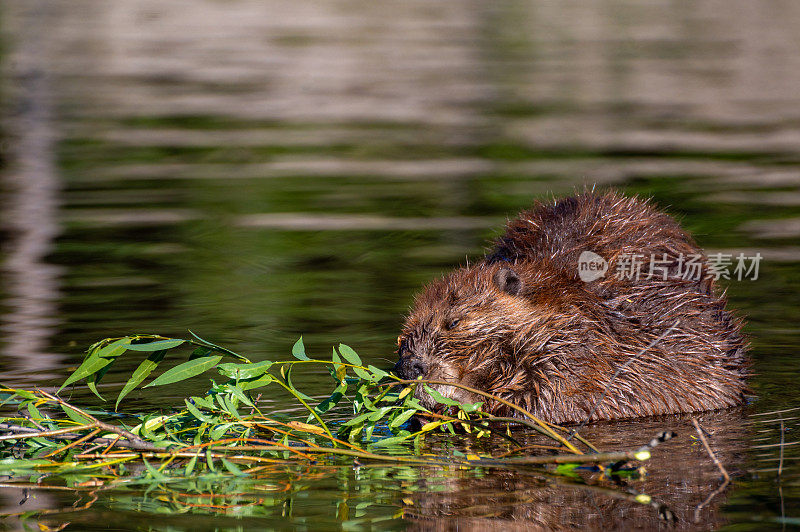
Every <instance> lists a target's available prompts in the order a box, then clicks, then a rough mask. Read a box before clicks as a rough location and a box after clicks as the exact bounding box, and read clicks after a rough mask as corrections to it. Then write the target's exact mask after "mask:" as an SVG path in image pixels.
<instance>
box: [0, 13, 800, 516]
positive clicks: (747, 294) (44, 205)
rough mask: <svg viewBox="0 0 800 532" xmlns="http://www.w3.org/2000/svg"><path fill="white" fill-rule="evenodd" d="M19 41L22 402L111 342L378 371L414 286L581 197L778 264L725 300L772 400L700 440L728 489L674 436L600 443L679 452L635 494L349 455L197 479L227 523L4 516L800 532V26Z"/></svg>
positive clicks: (488, 22)
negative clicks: (151, 340) (535, 215)
mask: <svg viewBox="0 0 800 532" xmlns="http://www.w3.org/2000/svg"><path fill="white" fill-rule="evenodd" d="M0 20H2V25H3V30H4V33H3V37H4V46H3V50H2V56H1V57H2V61H3V63H2V64H3V74H4V75H3V79H4V86H3V93H4V95H6V96H7V98H4V100H5V101H6V105H5V107H4V122H3V130H2V137H0V148H2V151H1V152H0V154H1V156H2V159H1V160H0V163H1V164H2V173H3V181H2V184H3V196H2V204H1V205H0V209H1V210H0V212H2V213H3V215H2V219H1V220H0V223H2V233H0V238H2V251H1V253H2V256H0V258H2V261H3V267H2V268H3V269H2V277H0V326H1V327H2V336H1V337H0V378H1V379H2V381H3V382H5V383H15V384H20V385H26V386H33V385H36V386H42V387H50V386H56V385H58V384H60V383H61V382H62V381H63V380H64V378H65V376H66V375H67V374H68V373H69V371H70V368H74V367H75V366H76V364H77V363H78V362H79V361H80V360H81V357H82V354H83V351H84V349H85V348H86V346H88V345H89V344H91V343H93V342H94V341H96V340H98V339H100V338H103V337H108V336H120V335H125V334H129V333H135V332H142V333H159V334H163V335H170V336H185V335H186V331H187V329H192V330H193V331H195V332H197V333H198V334H200V335H201V336H203V337H205V338H209V339H211V340H213V341H215V342H217V343H220V344H222V345H225V346H227V347H230V348H232V349H234V350H236V351H238V352H242V353H246V354H248V355H249V356H250V357H251V358H253V359H254V360H261V359H270V360H275V359H278V358H286V357H288V356H289V353H290V349H291V346H292V344H293V343H294V342H295V341H296V340H297V338H298V337H299V336H300V335H303V338H304V341H305V344H306V346H307V349H308V351H309V352H311V353H318V354H319V355H320V356H324V354H326V353H328V352H330V349H331V346H332V345H335V344H337V343H339V342H344V343H346V344H348V345H350V346H352V347H354V348H355V349H356V350H357V351H358V352H359V353H360V354H361V356H362V358H364V359H365V361H367V362H369V363H372V364H375V365H377V366H381V367H388V366H389V365H390V364H391V363H393V361H394V358H395V354H394V349H395V338H396V336H397V333H398V330H399V327H400V325H401V323H402V320H403V314H404V312H405V311H406V310H407V308H408V306H409V305H410V303H411V301H412V297H413V294H414V292H415V290H417V289H418V288H419V287H420V286H421V285H422V284H423V283H424V282H426V281H427V280H430V279H432V278H434V277H436V276H437V275H439V274H441V273H442V272H446V271H448V270H449V269H451V268H452V267H454V266H455V265H458V264H462V263H464V261H465V259H466V258H476V257H481V256H482V254H483V252H484V251H485V250H486V248H487V241H488V239H490V238H491V237H492V236H494V235H496V234H497V233H498V232H499V231H500V230H501V227H502V224H503V222H504V221H505V219H506V218H507V217H509V216H513V215H514V214H515V213H516V212H518V211H519V210H520V209H522V208H525V207H527V206H529V205H530V204H531V203H532V202H533V200H534V199H537V198H539V199H541V198H546V197H550V195H552V194H555V195H562V194H569V193H570V192H572V191H574V190H576V189H577V190H580V189H582V188H583V187H584V186H594V185H597V186H601V187H605V186H613V187H617V188H619V189H620V190H622V191H623V192H624V193H626V194H640V195H644V196H652V198H653V201H654V202H655V203H656V204H657V205H659V206H660V207H662V208H664V209H666V210H667V211H668V212H670V213H671V214H673V215H675V216H677V217H678V218H679V219H680V220H681V222H682V223H683V224H684V226H685V227H686V228H688V229H689V230H690V231H692V232H693V233H694V235H695V236H696V239H697V240H698V242H699V243H700V244H701V245H702V246H704V247H705V248H706V249H707V250H709V251H712V252H722V253H732V254H738V253H740V252H744V253H745V254H747V255H754V254H755V253H761V255H762V256H763V257H764V258H763V261H762V263H761V267H760V271H759V275H758V278H757V279H756V280H749V279H748V280H742V281H737V280H730V281H724V282H723V285H724V286H725V287H726V288H727V291H728V295H729V299H730V307H731V308H733V309H736V311H737V312H738V313H739V314H740V315H742V316H745V317H746V320H747V327H746V332H747V334H748V335H749V337H750V342H751V352H752V356H753V359H754V376H753V379H752V388H753V391H754V393H755V399H754V401H753V403H752V404H750V405H748V407H747V408H745V409H743V410H741V411H734V412H724V413H713V414H706V415H703V416H701V417H700V418H701V419H700V421H701V423H702V424H703V425H704V427H705V428H706V429H707V430H708V432H709V433H710V434H711V436H712V438H711V442H712V445H713V446H714V448H715V449H716V450H717V452H718V453H719V455H720V459H721V460H722V461H723V463H724V464H726V466H727V467H728V468H729V470H731V472H733V473H735V475H736V476H735V479H734V482H733V484H732V485H731V486H730V487H728V488H727V489H726V490H723V491H722V492H720V493H719V494H717V495H716V496H714V497H711V498H710V499H709V497H710V496H711V495H712V494H713V493H714V492H715V490H716V488H717V487H718V486H719V485H720V483H721V480H720V475H719V472H718V470H717V469H716V467H715V466H714V465H713V463H711V461H710V460H709V459H708V457H707V455H706V454H705V452H704V451H703V449H702V447H700V445H699V444H698V443H697V440H696V438H695V432H694V428H693V426H692V424H691V420H690V419H689V418H685V417H684V418H681V417H675V418H664V419H658V420H644V421H637V422H630V423H608V424H598V425H594V426H590V427H587V429H586V431H585V432H586V436H587V437H589V438H590V439H591V440H593V441H595V443H597V444H599V445H600V446H601V447H603V448H607V449H615V448H629V447H632V446H638V445H640V444H644V443H646V442H647V441H649V439H650V438H651V437H652V436H653V435H654V434H655V433H657V432H659V431H661V430H667V429H670V430H675V431H676V432H677V433H678V435H679V436H678V437H677V438H675V439H673V440H671V441H670V442H667V443H665V444H664V445H663V447H659V448H658V451H657V452H654V458H653V460H651V461H650V462H649V463H648V464H647V469H648V475H647V476H646V478H645V479H644V480H642V481H636V482H632V483H631V484H630V485H622V486H618V485H613V484H610V483H608V484H603V483H599V484H598V483H596V482H595V483H587V482H582V481H579V480H575V481H572V482H570V481H568V480H566V479H565V478H561V477H556V476H547V475H546V474H543V473H541V472H540V471H539V470H522V469H520V470H505V469H504V470H492V469H475V470H459V469H458V468H421V467H405V466H404V467H387V466H385V465H377V466H376V465H363V466H361V467H354V465H353V464H352V463H345V464H341V463H337V464H328V465H318V466H314V467H309V468H298V469H296V470H287V469H283V468H276V469H275V470H273V471H267V472H265V473H264V474H263V475H262V477H261V478H259V479H258V481H257V482H250V483H248V482H244V481H242V482H241V483H240V484H235V483H233V484H231V485H223V486H219V485H217V486H210V487H208V490H209V492H215V493H220V492H225V493H238V494H239V499H237V501H238V503H237V504H232V505H231V506H233V507H232V508H227V509H226V508H223V507H222V506H224V505H221V504H220V505H218V507H214V506H213V505H209V504H199V503H198V504H192V505H190V504H188V503H187V501H189V500H190V499H191V497H189V496H188V495H186V496H185V497H184V498H183V499H182V498H181V496H180V489H181V488H180V487H179V486H178V487H175V489H174V490H173V491H172V492H170V493H160V494H159V493H150V494H145V493H143V492H138V491H135V490H130V491H122V490H120V491H118V492H117V491H109V492H103V494H102V495H101V496H100V498H99V499H98V500H97V501H96V502H95V503H94V504H92V505H91V506H89V507H87V508H86V509H83V510H80V511H68V510H69V509H70V508H71V505H72V504H73V502H75V500H74V496H72V495H71V494H61V493H58V492H54V493H41V494H38V495H37V496H36V497H34V498H31V499H29V500H28V501H27V502H26V503H25V505H23V506H20V505H19V504H18V502H19V500H20V499H21V498H22V497H21V495H20V491H19V490H15V489H10V488H4V489H2V490H0V502H1V503H2V506H3V512H4V513H6V512H18V511H20V510H25V509H29V510H33V509H37V508H48V509H54V510H58V509H63V511H60V510H59V511H58V512H54V513H52V514H49V515H48V516H47V520H46V522H47V523H49V524H50V525H52V526H55V524H58V523H65V522H67V521H69V522H71V523H72V524H71V525H70V526H69V528H68V529H75V530H89V529H105V528H107V527H112V528H116V529H141V530H148V529H159V530H167V529H168V530H228V529H231V530H243V529H254V530H257V529H264V528H278V529H280V528H287V529H298V530H305V529H308V530H323V529H339V528H342V527H343V528H365V529H369V528H380V529H390V528H398V529H400V528H407V527H411V528H418V529H436V530H449V529H455V528H458V529H480V530H485V529H492V528H497V529H504V530H506V529H515V528H519V529H531V528H534V529H535V528H537V527H538V528H545V529H558V528H571V527H583V528H590V529H612V528H614V529H632V528H639V529H657V528H675V529H687V530H688V529H700V530H706V529H710V528H728V529H735V530H749V529H753V530H761V529H764V528H767V527H774V528H787V527H792V526H798V525H800V467H798V459H800V453H798V449H800V446H797V445H796V444H797V443H798V437H797V429H798V424H797V421H796V419H797V415H798V412H797V411H791V410H789V409H791V408H793V407H796V406H800V387H798V386H797V382H798V378H800V357H797V350H798V348H799V347H800V326H799V325H798V324H800V304H798V290H799V289H800V39H798V33H797V28H798V27H800V5H798V4H796V3H793V2H767V1H753V2H741V3H734V4H731V3H729V2H723V1H719V0H698V1H695V2H692V3H686V2H674V1H667V0H663V1H648V2H633V1H616V0H602V1H599V2H589V3H586V2H577V1H575V2H573V1H569V2H558V3H544V2H542V3H530V2H519V1H513V0H508V1H506V0H503V1H497V2H469V1H463V0H457V1H453V2H446V3H444V2H440V3H431V2H424V1H417V0H411V1H407V2H402V3H397V4H393V5H386V4H384V3H379V4H376V3H372V2H364V1H359V0H350V1H344V0H343V1H339V0H334V1H330V2H317V3H296V2H289V1H281V0H270V1H267V2H259V1H255V0H231V1H227V2H219V1H211V0H205V1H204V0H174V1H171V2H168V3H164V2H156V1H154V0H138V1H135V2H134V1H132V0H116V1H114V2H105V1H101V0H73V1H72V2H70V3H69V4H65V3H54V2H48V1H46V0H40V1H34V0H8V1H6V2H3V4H2V6H0ZM135 363H136V362H135V361H131V362H128V363H127V364H125V363H120V364H117V365H116V366H114V368H113V369H112V371H110V372H109V373H108V375H107V376H106V377H105V379H104V382H103V386H101V392H103V391H106V392H108V393H109V395H112V396H113V395H114V393H115V391H116V390H118V389H119V388H120V387H121V385H122V384H123V383H124V382H125V380H126V379H127V376H128V375H129V374H130V372H131V371H132V369H133V368H134V367H135V366H133V365H132V364H135ZM298 378H299V376H298ZM206 382H207V380H206V378H205V377H203V378H199V379H197V380H194V381H191V382H189V383H187V384H185V385H181V386H175V387H171V388H169V389H155V390H154V392H152V393H138V392H137V393H134V394H131V396H130V400H129V401H128V406H127V407H128V408H130V409H134V410H144V409H153V408H163V407H164V406H165V405H169V404H173V402H174V403H175V404H177V401H178V400H179V399H180V398H182V397H184V396H185V395H187V394H189V393H192V392H195V393H196V392H197V391H198V390H199V389H203V388H204V386H205V383H206ZM298 386H299V387H301V388H302V389H304V390H306V391H308V392H309V393H311V394H312V395H315V394H316V395H322V394H325V393H327V392H328V391H329V390H330V378H329V377H328V374H327V372H324V371H322V370H320V371H319V372H317V373H314V372H313V371H312V372H310V373H307V374H305V376H304V377H303V378H302V379H299V382H298ZM75 397H77V398H79V399H84V400H86V401H92V399H91V398H90V397H89V396H86V395H82V392H81V391H80V390H76V391H75V393H74V395H73V398H75ZM264 400H265V402H267V403H270V402H271V403H272V404H274V407H275V408H284V409H285V408H287V401H288V400H287V398H286V397H283V396H280V395H277V394H276V395H274V396H269V397H265V398H264ZM775 411H785V412H779V413H775V414H769V415H764V414H766V413H770V412H775ZM782 427H783V429H784V432H783V436H782V435H781V428H782ZM782 438H783V439H782ZM781 441H783V443H784V445H783V446H781V445H780V443H781ZM428 445H429V447H430V450H431V452H441V453H443V454H445V453H446V452H448V449H450V448H451V446H452V447H455V448H459V449H462V450H463V449H464V448H471V447H472V446H476V447H477V448H480V447H481V446H483V445H487V444H486V443H483V442H475V441H472V440H470V439H468V438H465V437H459V439H458V440H457V441H448V440H447V439H443V440H441V441H431V442H429V443H428ZM779 469H780V475H779V473H778V470H779ZM231 482H233V481H231ZM187 489H188V488H187ZM215 490H216V491H215ZM630 490H635V493H646V494H647V495H649V496H651V497H652V500H653V501H654V502H653V503H652V504H642V503H641V500H640V501H639V502H637V501H636V500H635V496H634V495H632V493H634V492H631V491H630ZM184 495H185V494H184ZM200 499H202V497H201V498H200ZM200 499H197V500H200ZM706 499H709V500H706ZM191 500H192V501H194V502H195V503H197V500H195V499H191ZM704 501H705V503H704ZM83 502H86V501H83ZM665 507H666V508H669V510H670V512H671V513H672V514H673V515H674V516H675V518H676V519H677V521H676V522H674V523H670V522H669V520H668V519H666V520H665V512H664V508H665ZM0 526H4V527H8V528H9V529H15V528H17V527H19V526H21V525H20V524H19V523H18V522H15V521H13V520H6V521H2V522H0Z"/></svg>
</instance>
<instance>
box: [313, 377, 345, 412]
mask: <svg viewBox="0 0 800 532" xmlns="http://www.w3.org/2000/svg"><path fill="white" fill-rule="evenodd" d="M346 391H347V383H346V382H343V383H341V384H340V385H339V386H337V387H336V389H335V390H333V393H332V394H331V396H330V397H328V398H327V399H325V400H324V401H322V402H321V403H320V404H318V405H317V406H316V408H315V409H314V410H316V412H317V414H324V413H325V412H327V411H328V410H330V409H331V408H333V407H334V406H336V405H337V404H338V403H339V401H340V400H341V398H342V397H343V396H344V392H346Z"/></svg>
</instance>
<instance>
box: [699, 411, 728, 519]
mask: <svg viewBox="0 0 800 532" xmlns="http://www.w3.org/2000/svg"><path fill="white" fill-rule="evenodd" d="M692 423H693V424H694V428H695V430H696V431H697V435H698V436H699V437H700V441H701V442H703V447H705V449H706V452H707V453H708V456H710V457H711V460H712V461H713V462H714V465H716V466H717V468H718V469H719V470H720V472H721V473H722V477H723V478H724V479H725V480H724V481H723V482H722V484H720V486H719V487H718V488H717V489H715V490H714V491H712V492H711V493H710V494H709V495H708V497H706V499H705V500H704V501H703V502H701V503H700V504H698V505H697V506H696V507H695V509H694V522H695V523H699V522H700V510H702V509H703V508H705V506H706V505H707V504H708V503H710V502H711V501H712V500H713V499H714V497H716V496H717V495H719V494H720V493H722V492H723V491H724V490H725V488H727V487H728V484H730V482H731V477H730V475H728V471H726V470H725V467H724V466H723V465H722V464H721V463H720V461H719V460H718V459H717V455H715V454H714V451H712V450H711V446H710V445H709V444H708V440H707V439H706V436H705V434H704V433H703V432H704V431H703V428H702V427H701V426H700V423H698V422H697V419H696V418H692Z"/></svg>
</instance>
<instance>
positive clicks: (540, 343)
mask: <svg viewBox="0 0 800 532" xmlns="http://www.w3.org/2000/svg"><path fill="white" fill-rule="evenodd" d="M587 253H588V255H587ZM586 257H589V259H591V260H590V261H589V262H593V263H594V264H595V271H593V272H591V273H592V275H588V276H587V275H585V273H586V272H585V271H584V272H581V270H580V268H581V267H585V266H586V263H587V262H586V261H584V259H585V258H586ZM637 257H638V259H637ZM637 260H638V264H640V266H641V267H640V268H639V269H634V268H630V267H629V266H630V265H631V264H634V263H636V261H637ZM603 261H605V262H606V265H607V268H605V270H604V264H603ZM689 264H692V265H693V268H691V269H690V268H689V267H688V265H689ZM690 272H691V275H689V273H690ZM582 274H583V275H582ZM714 277H715V275H714V274H713V269H712V267H711V266H710V265H709V262H708V259H707V257H706V256H705V254H704V253H703V251H702V250H701V249H700V248H699V247H698V246H697V244H696V243H695V241H694V240H693V238H692V237H691V236H690V235H689V234H688V233H687V232H686V231H684V230H683V229H682V228H681V227H680V226H679V225H678V223H677V222H676V221H675V220H674V219H673V218H672V217H670V216H669V215H667V214H665V213H663V212H660V211H658V210H657V209H656V208H655V207H653V206H652V205H651V204H650V202H649V201H648V200H641V199H638V198H635V197H625V196H623V195H621V194H620V193H619V192H617V191H614V190H610V191H606V192H603V193H600V192H594V191H584V192H583V193H580V194H576V195H574V196H571V197H566V198H563V199H558V200H554V201H553V202H552V203H547V204H545V203H541V202H536V203H535V204H534V206H533V207H532V208H531V209H530V210H526V211H523V212H522V213H520V214H519V216H518V217H517V218H516V219H513V220H511V221H509V222H508V224H507V225H506V230H505V233H504V234H503V235H502V236H500V237H499V238H498V239H497V240H496V241H495V243H494V247H493V249H492V250H491V252H489V253H488V254H487V255H485V257H484V258H483V259H482V260H480V261H479V262H477V263H474V264H467V266H464V267H460V268H458V269H456V270H455V271H452V272H451V273H448V274H447V275H445V276H444V277H442V278H441V279H438V280H435V281H433V282H431V283H430V284H428V285H427V286H426V287H425V288H424V289H423V290H422V292H421V293H419V294H418V295H417V296H416V298H415V301H414V305H413V307H412V309H411V311H410V313H409V315H408V316H407V318H406V320H405V324H404V326H403V329H402V333H401V334H400V336H399V337H398V339H397V341H398V351H397V353H398V357H399V360H398V362H397V364H396V366H395V373H396V374H397V375H398V376H400V377H401V378H406V379H416V378H419V377H421V378H423V379H428V380H437V381H445V382H454V383H460V384H462V385H466V386H469V387H472V388H475V389H479V390H483V391H485V392H489V393H491V394H493V395H495V396H497V397H500V398H502V399H504V400H505V401H508V402H510V403H513V404H515V405H518V406H521V407H523V408H525V409H526V410H528V411H529V412H531V413H532V414H533V415H535V416H537V417H539V418H541V419H544V420H546V421H549V422H551V423H577V422H583V421H596V420H612V419H625V418H633V417H641V416H654V415H661V414H672V413H679V412H697V411H705V410H716V409H720V408H724V407H729V406H733V405H738V404H741V403H742V402H743V401H745V398H746V394H747V393H748V389H747V385H746V378H747V376H748V368H749V361H748V358H747V354H746V351H747V344H746V341H745V339H744V338H743V336H742V333H741V328H742V321H741V319H739V318H738V317H736V316H734V315H733V314H731V313H730V312H729V311H728V310H726V297H725V294H724V293H720V292H719V291H718V290H717V287H716V286H715V279H714ZM582 279H583V280H582ZM431 387H432V388H434V389H436V390H437V391H438V392H439V393H441V394H442V395H444V396H445V397H449V398H452V399H455V400H458V401H461V402H476V401H484V402H485V404H484V406H483V409H484V410H486V411H488V412H490V413H494V414H496V415H501V416H507V415H515V412H514V411H512V410H511V409H510V408H509V407H508V406H507V405H504V404H503V403H501V402H499V401H493V400H487V399H486V398H485V397H483V396H479V395H477V394H474V393H472V392H468V391H466V390H464V389H462V388H457V387H453V386H447V385H444V384H434V385H431ZM416 394H417V397H418V399H419V400H420V402H421V403H422V404H423V405H424V406H426V407H428V408H431V409H436V408H437V403H436V401H435V400H434V399H433V398H432V397H431V396H430V394H428V393H427V392H426V391H425V390H424V387H423V386H418V387H417V391H416Z"/></svg>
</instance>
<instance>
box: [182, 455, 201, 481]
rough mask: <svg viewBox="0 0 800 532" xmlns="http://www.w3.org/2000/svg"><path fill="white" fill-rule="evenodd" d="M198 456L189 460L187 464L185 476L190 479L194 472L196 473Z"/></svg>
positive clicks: (184, 471)
mask: <svg viewBox="0 0 800 532" xmlns="http://www.w3.org/2000/svg"><path fill="white" fill-rule="evenodd" d="M197 456H198V455H194V456H192V458H191V459H190V460H189V463H188V464H186V469H184V470H183V476H185V477H188V476H190V475H191V474H192V471H194V465H195V464H196V463H197Z"/></svg>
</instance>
